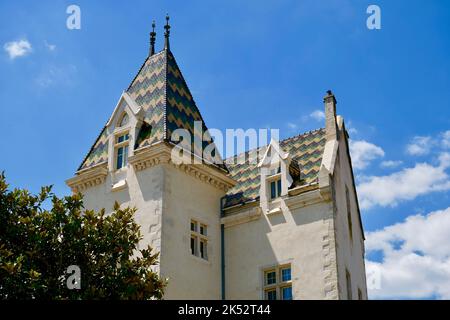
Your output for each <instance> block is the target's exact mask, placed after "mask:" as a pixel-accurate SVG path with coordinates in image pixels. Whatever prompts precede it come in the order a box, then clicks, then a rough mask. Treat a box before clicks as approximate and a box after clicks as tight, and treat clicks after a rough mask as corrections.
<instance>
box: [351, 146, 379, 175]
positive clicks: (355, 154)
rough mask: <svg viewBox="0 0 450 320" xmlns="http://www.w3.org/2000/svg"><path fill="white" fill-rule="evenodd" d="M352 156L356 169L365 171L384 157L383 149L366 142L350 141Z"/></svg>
mask: <svg viewBox="0 0 450 320" xmlns="http://www.w3.org/2000/svg"><path fill="white" fill-rule="evenodd" d="M350 154H351V156H352V164H353V168H355V169H364V168H366V167H367V166H368V165H369V164H370V162H371V161H373V160H375V159H376V158H380V157H384V151H383V149H381V148H380V147H378V146H376V145H374V144H373V143H370V142H367V141H364V140H359V141H353V140H350Z"/></svg>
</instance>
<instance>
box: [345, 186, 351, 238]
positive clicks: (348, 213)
mask: <svg viewBox="0 0 450 320" xmlns="http://www.w3.org/2000/svg"><path fill="white" fill-rule="evenodd" d="M345 202H346V205H347V222H348V233H349V235H350V241H353V226H352V208H351V206H350V192H349V190H348V187H347V186H345Z"/></svg>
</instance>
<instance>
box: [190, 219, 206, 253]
mask: <svg viewBox="0 0 450 320" xmlns="http://www.w3.org/2000/svg"><path fill="white" fill-rule="evenodd" d="M199 226H200V228H199ZM207 234H208V227H207V226H206V224H203V223H198V222H197V221H195V220H191V254H192V255H193V256H196V257H200V258H202V259H204V260H208V238H207Z"/></svg>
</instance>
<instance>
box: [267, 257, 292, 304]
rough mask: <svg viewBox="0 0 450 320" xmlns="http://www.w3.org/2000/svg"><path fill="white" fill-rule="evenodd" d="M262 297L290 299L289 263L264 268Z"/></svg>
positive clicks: (290, 278) (290, 277)
mask: <svg viewBox="0 0 450 320" xmlns="http://www.w3.org/2000/svg"><path fill="white" fill-rule="evenodd" d="M264 299H266V300H277V299H281V300H292V276H291V266H290V265H283V266H278V267H275V268H271V269H267V270H264Z"/></svg>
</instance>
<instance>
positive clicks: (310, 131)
mask: <svg viewBox="0 0 450 320" xmlns="http://www.w3.org/2000/svg"><path fill="white" fill-rule="evenodd" d="M321 130H325V128H318V129H314V130H309V131H306V132H303V133H299V134H297V135H295V136H292V137H288V138H285V139H283V140H280V141H278V143H279V144H282V143H286V142H287V141H288V140H293V139H295V138H299V137H302V136H307V135H310V134H313V133H316V132H318V131H321ZM268 145H269V144H265V145H263V146H259V147H257V148H253V149H250V150H247V151H244V152H241V153H239V154H235V155H234V156H231V157H228V158H225V159H224V161H226V160H228V159H232V158H235V157H239V156H241V155H243V154H248V153H250V152H251V151H254V150H259V149H261V148H264V147H266V146H268Z"/></svg>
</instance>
